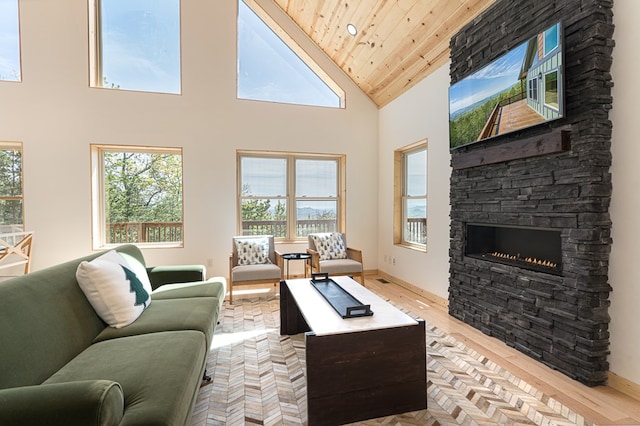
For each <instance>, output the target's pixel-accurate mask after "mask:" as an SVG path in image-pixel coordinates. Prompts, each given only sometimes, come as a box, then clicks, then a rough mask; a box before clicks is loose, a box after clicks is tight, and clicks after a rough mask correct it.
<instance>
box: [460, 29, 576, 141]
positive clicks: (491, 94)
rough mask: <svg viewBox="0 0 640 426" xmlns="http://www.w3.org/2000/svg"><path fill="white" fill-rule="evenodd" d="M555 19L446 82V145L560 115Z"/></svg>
mask: <svg viewBox="0 0 640 426" xmlns="http://www.w3.org/2000/svg"><path fill="white" fill-rule="evenodd" d="M562 41H563V36H562V26H561V23H560V22H558V23H556V24H554V25H552V26H551V27H549V28H547V29H545V30H544V31H542V32H540V33H539V34H537V35H535V36H533V37H531V38H530V39H529V40H527V41H526V42H524V43H522V44H520V45H518V46H517V47H515V48H513V49H511V50H510V51H508V52H507V53H505V54H504V55H502V56H500V57H498V58H497V59H495V60H494V61H493V62H491V63H490V64H488V65H486V66H484V67H482V68H481V69H479V70H477V71H475V72H474V73H472V74H470V75H468V76H467V77H465V78H464V79H462V80H460V81H458V82H457V83H455V84H453V85H451V86H450V87H449V147H450V148H451V149H455V148H459V147H461V146H465V145H468V144H471V143H474V142H478V141H481V140H485V139H488V138H493V137H496V136H499V135H503V134H506V133H509V132H513V131H516V130H519V129H523V128H526V127H530V126H535V125H538V124H540V123H545V122H547V121H551V120H557V119H559V118H562V117H563V116H564V87H563V86H564V84H563V74H564V73H563V67H564V60H563V51H562Z"/></svg>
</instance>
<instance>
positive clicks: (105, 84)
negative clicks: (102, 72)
mask: <svg viewBox="0 0 640 426" xmlns="http://www.w3.org/2000/svg"><path fill="white" fill-rule="evenodd" d="M102 87H107V88H109V89H119V88H120V85H119V84H115V83H111V82H109V80H108V79H107V76H103V77H102Z"/></svg>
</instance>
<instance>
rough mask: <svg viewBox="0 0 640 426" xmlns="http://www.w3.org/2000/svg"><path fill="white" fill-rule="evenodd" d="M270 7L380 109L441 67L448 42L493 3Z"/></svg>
mask: <svg viewBox="0 0 640 426" xmlns="http://www.w3.org/2000/svg"><path fill="white" fill-rule="evenodd" d="M274 1H275V2H276V4H278V6H280V8H281V9H282V10H284V12H285V13H287V14H288V15H289V16H290V17H291V18H292V19H293V21H294V22H296V24H298V26H299V27H300V28H302V30H303V31H304V32H305V33H307V34H308V35H309V37H310V38H311V39H312V40H313V41H315V42H316V44H318V46H320V48H321V49H322V50H323V51H324V52H325V53H326V54H327V55H328V56H329V57H330V58H331V59H333V61H334V62H335V63H336V64H337V65H338V66H339V67H340V68H342V69H343V70H344V72H345V73H347V75H349V76H350V77H351V79H352V80H353V81H354V82H355V84H357V85H358V86H359V87H360V88H361V89H362V90H363V91H364V92H365V93H366V94H367V95H368V96H369V97H370V98H371V99H372V100H373V101H374V102H375V103H376V105H378V106H379V107H380V106H383V105H386V104H387V103H389V102H390V101H392V100H393V99H395V98H397V97H398V96H399V95H401V94H402V93H404V92H405V91H406V90H407V89H409V88H411V87H413V86H414V85H415V84H416V83H418V82H419V81H420V80H422V79H423V78H424V77H426V76H427V75H429V74H430V73H431V72H432V71H434V70H436V69H437V68H439V67H440V66H441V65H443V64H445V63H446V62H447V61H448V60H449V40H450V38H451V37H452V36H453V35H454V34H455V33H456V32H458V30H460V28H462V27H463V26H464V25H466V24H467V23H468V22H469V21H471V20H472V19H473V18H474V17H476V16H477V15H478V14H479V13H480V12H482V11H483V10H485V9H486V8H487V7H488V6H490V5H491V4H493V2H494V1H495V0H274ZM347 24H353V25H355V27H356V28H357V29H358V33H357V34H356V35H355V36H351V35H350V34H349V33H348V32H347Z"/></svg>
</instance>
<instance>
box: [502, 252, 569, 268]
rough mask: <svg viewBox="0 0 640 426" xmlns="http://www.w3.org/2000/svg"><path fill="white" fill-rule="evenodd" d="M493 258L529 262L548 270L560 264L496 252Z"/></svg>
mask: <svg viewBox="0 0 640 426" xmlns="http://www.w3.org/2000/svg"><path fill="white" fill-rule="evenodd" d="M491 256H493V257H496V258H498V259H506V260H518V261H521V262H527V263H530V264H532V265H536V266H543V267H546V268H557V267H558V264H557V263H555V262H551V261H549V260H542V259H536V258H535V257H520V254H507V253H500V252H497V251H494V252H493V253H491Z"/></svg>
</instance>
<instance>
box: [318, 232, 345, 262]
mask: <svg viewBox="0 0 640 426" xmlns="http://www.w3.org/2000/svg"><path fill="white" fill-rule="evenodd" d="M309 236H310V237H311V238H312V239H313V243H314V245H315V248H316V251H317V252H318V255H319V256H320V260H321V261H322V260H332V259H346V258H347V246H346V244H345V242H344V238H343V237H342V234H341V233H340V232H325V233H320V234H311V235H309Z"/></svg>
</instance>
